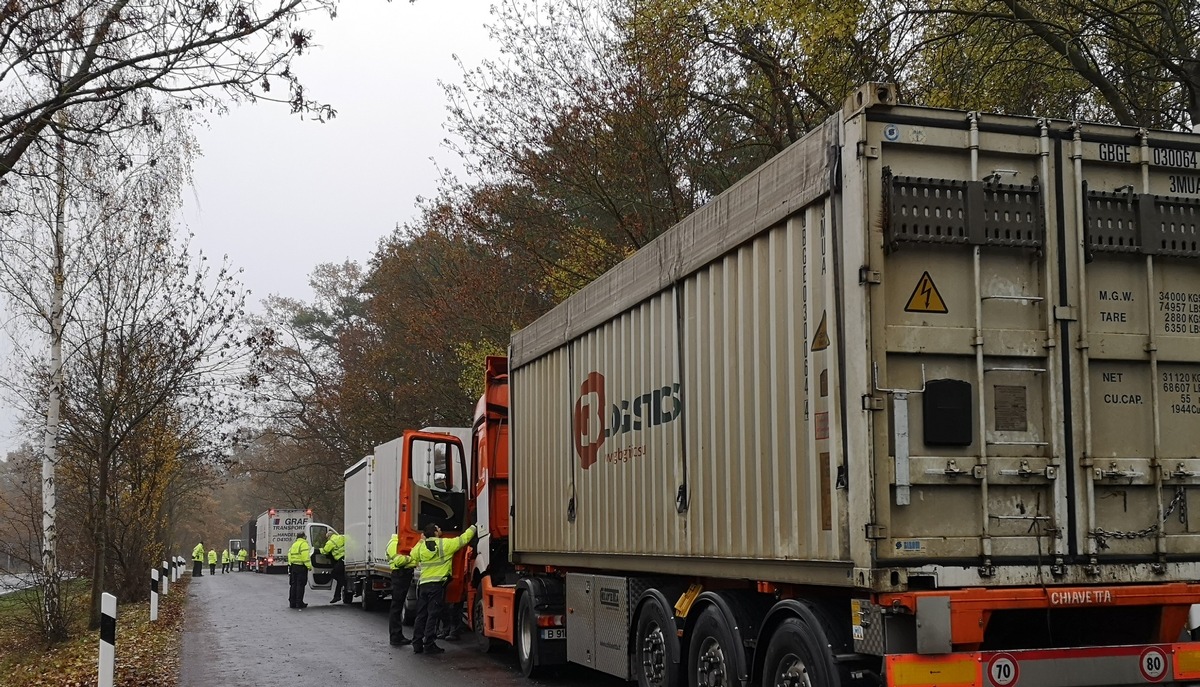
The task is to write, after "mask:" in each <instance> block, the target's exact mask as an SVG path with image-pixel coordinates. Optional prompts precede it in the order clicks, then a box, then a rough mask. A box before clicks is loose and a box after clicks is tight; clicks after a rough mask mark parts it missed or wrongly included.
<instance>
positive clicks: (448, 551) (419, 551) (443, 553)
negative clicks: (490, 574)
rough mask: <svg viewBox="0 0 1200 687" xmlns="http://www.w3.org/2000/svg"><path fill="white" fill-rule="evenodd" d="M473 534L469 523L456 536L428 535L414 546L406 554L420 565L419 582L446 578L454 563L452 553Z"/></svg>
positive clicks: (437, 580)
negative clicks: (447, 537) (446, 537)
mask: <svg viewBox="0 0 1200 687" xmlns="http://www.w3.org/2000/svg"><path fill="white" fill-rule="evenodd" d="M474 536H475V526H474V525H471V526H470V527H468V528H467V531H466V532H463V533H462V534H461V535H459V536H457V537H451V538H449V539H443V538H440V537H429V538H428V539H425V540H424V541H422V542H421V543H419V544H417V545H416V546H414V547H413V548H412V551H410V552H409V554H408V555H409V556H411V557H412V559H413V560H414V561H416V562H417V564H418V565H420V566H421V584H427V583H430V582H443V581H445V580H446V579H448V578H449V577H450V572H451V568H452V567H453V565H454V553H455V552H456V551H458V550H459V549H461V548H462V547H463V545H464V544H466V543H467V542H469V541H471V537H474Z"/></svg>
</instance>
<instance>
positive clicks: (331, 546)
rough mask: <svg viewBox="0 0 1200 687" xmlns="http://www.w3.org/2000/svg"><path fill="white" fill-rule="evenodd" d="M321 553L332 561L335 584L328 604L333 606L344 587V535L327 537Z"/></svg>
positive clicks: (340, 596) (339, 597)
mask: <svg viewBox="0 0 1200 687" xmlns="http://www.w3.org/2000/svg"><path fill="white" fill-rule="evenodd" d="M321 553H323V554H325V555H326V556H329V557H330V558H332V559H333V572H332V575H333V579H334V581H336V582H337V584H336V585H334V588H333V599H331V600H330V602H329V603H331V604H335V603H337V602H338V600H339V599H341V598H342V589H343V588H344V587H345V586H346V535H344V534H331V535H329V539H327V540H326V541H325V546H322V547H321ZM389 558H390V556H389Z"/></svg>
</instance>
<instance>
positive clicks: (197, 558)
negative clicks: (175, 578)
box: [192, 541, 204, 577]
mask: <svg viewBox="0 0 1200 687" xmlns="http://www.w3.org/2000/svg"><path fill="white" fill-rule="evenodd" d="M192 577H204V542H203V541H201V542H200V543H199V544H196V548H194V549H192Z"/></svg>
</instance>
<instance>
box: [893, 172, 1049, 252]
mask: <svg viewBox="0 0 1200 687" xmlns="http://www.w3.org/2000/svg"><path fill="white" fill-rule="evenodd" d="M883 189H884V193H885V194H886V195H887V198H886V202H885V205H886V207H887V211H888V216H887V221H886V224H885V226H884V233H885V235H886V237H887V248H888V250H889V251H891V250H896V249H897V248H899V247H900V245H901V244H905V243H962V244H968V245H974V246H1007V247H1011V248H1038V249H1040V248H1041V247H1042V243H1043V241H1044V240H1045V235H1046V222H1045V214H1044V209H1043V206H1042V188H1041V186H1040V185H1023V184H1001V183H985V182H982V181H960V180H955V179H932V178H927V177H909V176H894V175H892V173H891V170H890V169H885V170H884V173H883Z"/></svg>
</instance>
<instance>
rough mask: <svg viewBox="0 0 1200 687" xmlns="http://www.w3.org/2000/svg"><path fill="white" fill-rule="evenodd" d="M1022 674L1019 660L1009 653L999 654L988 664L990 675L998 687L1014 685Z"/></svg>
mask: <svg viewBox="0 0 1200 687" xmlns="http://www.w3.org/2000/svg"><path fill="white" fill-rule="evenodd" d="M1020 674H1021V670H1020V668H1019V667H1018V666H1017V661H1016V660H1015V659H1014V658H1013V657H1012V656H1010V655H1009V654H997V655H996V656H995V657H994V658H992V661H991V663H989V664H988V677H990V678H991V680H992V684H993V685H996V687H1012V685H1015V684H1016V683H1017V677H1019V676H1020Z"/></svg>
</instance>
